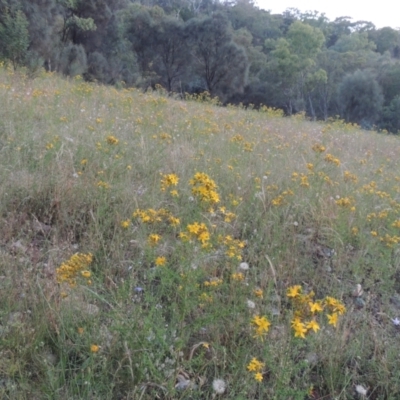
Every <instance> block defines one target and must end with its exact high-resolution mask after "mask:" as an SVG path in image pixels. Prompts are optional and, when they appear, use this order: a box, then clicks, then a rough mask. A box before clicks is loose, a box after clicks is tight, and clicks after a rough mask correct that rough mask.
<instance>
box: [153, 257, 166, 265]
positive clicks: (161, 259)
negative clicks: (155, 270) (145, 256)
mask: <svg viewBox="0 0 400 400" xmlns="http://www.w3.org/2000/svg"><path fill="white" fill-rule="evenodd" d="M166 262H167V259H166V258H165V257H157V258H156V260H155V261H154V263H155V264H156V265H157V267H162V266H163V265H165V263H166Z"/></svg>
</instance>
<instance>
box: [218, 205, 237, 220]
mask: <svg viewBox="0 0 400 400" xmlns="http://www.w3.org/2000/svg"><path fill="white" fill-rule="evenodd" d="M219 211H220V213H221V214H222V215H223V216H224V221H225V222H227V223H229V222H232V220H234V219H235V218H236V214H234V213H233V212H230V211H228V210H227V209H226V207H220V208H219Z"/></svg>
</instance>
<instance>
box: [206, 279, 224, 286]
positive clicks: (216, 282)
mask: <svg viewBox="0 0 400 400" xmlns="http://www.w3.org/2000/svg"><path fill="white" fill-rule="evenodd" d="M223 282H224V281H223V280H222V279H221V278H211V279H209V280H208V281H205V282H204V286H206V287H217V286H220V285H222V283H223Z"/></svg>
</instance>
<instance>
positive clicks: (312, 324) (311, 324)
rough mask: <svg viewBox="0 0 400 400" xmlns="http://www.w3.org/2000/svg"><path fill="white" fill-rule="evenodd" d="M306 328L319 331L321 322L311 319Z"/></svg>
mask: <svg viewBox="0 0 400 400" xmlns="http://www.w3.org/2000/svg"><path fill="white" fill-rule="evenodd" d="M306 328H307V329H308V330H313V331H314V332H317V331H318V330H319V329H321V328H320V326H319V324H318V322H317V321H315V320H314V319H313V320H311V321H310V322H309V323H308V324H307V325H306Z"/></svg>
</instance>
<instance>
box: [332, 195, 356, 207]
mask: <svg viewBox="0 0 400 400" xmlns="http://www.w3.org/2000/svg"><path fill="white" fill-rule="evenodd" d="M335 203H336V204H337V205H338V206H339V207H344V208H350V207H352V205H353V199H351V198H349V197H342V198H341V199H338V200H336V201H335Z"/></svg>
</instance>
